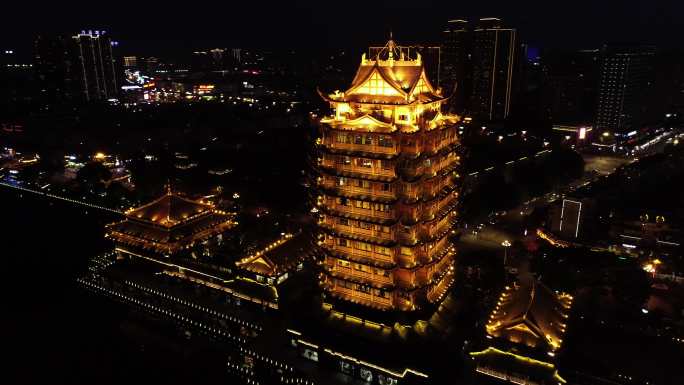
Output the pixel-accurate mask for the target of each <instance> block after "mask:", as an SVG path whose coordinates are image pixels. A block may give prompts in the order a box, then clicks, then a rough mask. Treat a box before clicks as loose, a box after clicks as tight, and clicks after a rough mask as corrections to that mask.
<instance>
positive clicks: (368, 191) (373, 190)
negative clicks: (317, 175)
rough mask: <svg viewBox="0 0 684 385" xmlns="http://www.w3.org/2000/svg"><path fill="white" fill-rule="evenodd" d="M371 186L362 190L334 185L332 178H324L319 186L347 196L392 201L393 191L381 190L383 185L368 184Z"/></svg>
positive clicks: (361, 188)
mask: <svg viewBox="0 0 684 385" xmlns="http://www.w3.org/2000/svg"><path fill="white" fill-rule="evenodd" d="M370 183H371V186H370V187H369V188H364V187H357V186H353V185H348V184H345V185H342V186H340V185H339V184H337V183H336V181H335V180H334V179H333V178H324V179H323V180H322V181H321V182H320V185H321V186H322V187H323V188H326V189H332V190H337V191H339V192H342V193H345V194H348V195H359V196H371V197H378V198H386V199H394V198H395V194H394V191H392V190H391V189H390V190H383V189H382V188H381V186H382V185H383V183H380V182H378V183H374V182H370Z"/></svg>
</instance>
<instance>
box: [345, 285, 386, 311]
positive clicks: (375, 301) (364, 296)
mask: <svg viewBox="0 0 684 385" xmlns="http://www.w3.org/2000/svg"><path fill="white" fill-rule="evenodd" d="M332 290H333V292H334V293H336V294H337V295H339V296H341V297H344V298H347V299H349V300H351V301H354V302H360V303H369V304H371V305H376V306H378V307H381V308H390V307H392V299H391V297H390V298H384V297H380V296H376V295H373V294H371V293H365V292H362V291H359V290H354V289H350V288H346V287H343V286H340V285H337V283H335V285H334V286H333V288H332Z"/></svg>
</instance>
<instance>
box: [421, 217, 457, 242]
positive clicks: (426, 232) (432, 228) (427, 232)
mask: <svg viewBox="0 0 684 385" xmlns="http://www.w3.org/2000/svg"><path fill="white" fill-rule="evenodd" d="M451 220H452V218H451V216H449V215H446V216H444V218H442V219H440V220H439V221H434V222H430V223H426V224H424V225H423V228H422V229H421V232H420V233H421V236H423V237H429V238H432V237H434V236H436V235H438V234H441V233H443V232H444V231H446V230H447V229H448V228H449V227H451Z"/></svg>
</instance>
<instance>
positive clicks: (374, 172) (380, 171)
mask: <svg viewBox="0 0 684 385" xmlns="http://www.w3.org/2000/svg"><path fill="white" fill-rule="evenodd" d="M321 165H322V166H323V167H328V168H334V169H336V170H341V171H347V172H353V173H357V174H361V175H368V176H384V177H388V178H392V177H394V176H395V173H394V170H393V169H391V168H388V169H386V168H382V167H377V166H373V167H362V166H355V165H353V164H344V163H336V162H335V161H334V160H333V159H330V158H325V157H324V158H323V161H322V163H321Z"/></svg>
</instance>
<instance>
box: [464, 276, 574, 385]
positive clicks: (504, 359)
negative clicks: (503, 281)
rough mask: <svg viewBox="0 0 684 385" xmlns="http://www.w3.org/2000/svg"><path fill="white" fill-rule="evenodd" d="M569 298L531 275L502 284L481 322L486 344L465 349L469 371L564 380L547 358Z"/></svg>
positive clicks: (534, 384)
mask: <svg viewBox="0 0 684 385" xmlns="http://www.w3.org/2000/svg"><path fill="white" fill-rule="evenodd" d="M572 300H573V298H572V296H571V295H569V294H565V293H555V292H553V291H551V290H550V289H549V288H548V287H546V286H545V285H544V284H542V283H541V282H539V281H536V280H534V279H530V280H528V281H527V282H524V283H521V284H517V283H516V284H514V285H513V286H506V289H505V290H504V291H503V293H501V296H500V297H499V300H498V301H497V304H496V307H495V308H494V311H493V312H492V314H491V315H490V317H489V320H488V321H487V324H486V326H485V328H486V333H487V334H486V337H487V339H488V340H490V341H491V342H492V344H491V345H490V346H489V347H487V348H486V349H485V350H483V351H479V352H473V353H470V356H471V358H472V359H473V360H474V361H475V366H476V367H475V370H476V371H477V372H479V373H481V374H484V375H487V376H490V377H495V378H498V379H501V380H504V381H509V382H513V383H516V384H524V385H541V384H554V385H560V384H564V383H565V382H566V381H565V380H564V379H563V378H562V377H561V376H560V375H559V374H558V370H557V368H556V365H555V363H554V362H553V361H554V357H555V355H556V352H557V351H558V349H560V347H561V345H562V343H563V335H564V334H565V328H566V326H567V320H568V317H569V313H570V308H571V306H572Z"/></svg>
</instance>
